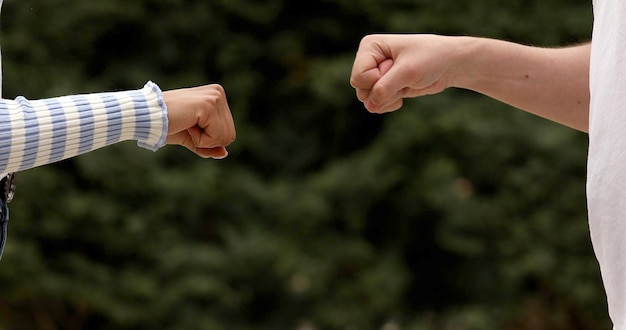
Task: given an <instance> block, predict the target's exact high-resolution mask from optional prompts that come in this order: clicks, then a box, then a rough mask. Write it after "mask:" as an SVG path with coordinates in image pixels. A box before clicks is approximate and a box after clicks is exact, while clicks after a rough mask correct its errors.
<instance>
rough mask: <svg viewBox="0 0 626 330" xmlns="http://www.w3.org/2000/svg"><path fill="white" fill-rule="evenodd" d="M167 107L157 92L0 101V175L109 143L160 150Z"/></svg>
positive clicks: (152, 86)
mask: <svg viewBox="0 0 626 330" xmlns="http://www.w3.org/2000/svg"><path fill="white" fill-rule="evenodd" d="M166 136H167V108H166V106H165V103H164V102H163V98H162V93H161V90H160V89H159V87H158V86H157V85H156V84H154V83H153V82H148V83H146V85H145V86H144V88H142V89H139V90H134V91H124V92H110V93H94V94H81V95H72V96H62V97H56V98H49V99H42V100H27V99H26V98H24V97H21V96H20V97H17V98H16V99H15V100H4V99H2V100H0V173H7V172H17V171H23V170H26V169H29V168H32V167H36V166H40V165H45V164H49V163H53V162H56V161H60V160H63V159H67V158H70V157H74V156H77V155H80V154H84V153H86V152H89V151H92V150H95V149H99V148H102V147H105V146H109V145H111V144H114V143H117V142H120V141H126V140H136V141H138V145H139V146H141V147H144V148H147V149H150V150H153V151H156V150H157V149H159V148H160V147H162V146H163V145H165V138H166Z"/></svg>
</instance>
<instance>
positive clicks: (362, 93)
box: [356, 88, 372, 103]
mask: <svg viewBox="0 0 626 330" xmlns="http://www.w3.org/2000/svg"><path fill="white" fill-rule="evenodd" d="M371 92H372V90H371V89H361V88H357V90H356V98H357V99H358V100H359V101H361V102H363V103H365V102H367V100H368V99H369V98H370V93H371Z"/></svg>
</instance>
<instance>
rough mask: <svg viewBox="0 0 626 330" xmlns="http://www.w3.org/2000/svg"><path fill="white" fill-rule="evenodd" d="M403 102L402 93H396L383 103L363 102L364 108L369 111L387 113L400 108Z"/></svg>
mask: <svg viewBox="0 0 626 330" xmlns="http://www.w3.org/2000/svg"><path fill="white" fill-rule="evenodd" d="M402 104H403V97H402V93H397V94H396V95H395V96H394V97H392V98H391V99H389V100H388V101H387V102H385V103H383V104H377V103H373V102H371V101H366V102H364V105H365V108H366V109H367V110H368V111H369V112H371V113H387V112H392V111H395V110H398V109H400V107H401V106H402Z"/></svg>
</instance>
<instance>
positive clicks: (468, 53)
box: [350, 34, 590, 132]
mask: <svg viewBox="0 0 626 330" xmlns="http://www.w3.org/2000/svg"><path fill="white" fill-rule="evenodd" d="M589 54H590V45H589V44H583V45H578V46H573V47H563V48H541V47H532V46H526V45H521V44H517V43H512V42H506V41H501V40H495V39H487V38H475V37H452V36H439V35H421V34H413V35H370V36H367V37H365V38H363V39H362V41H361V44H360V46H359V49H358V51H357V55H356V58H355V61H354V65H353V70H352V75H351V78H350V82H351V85H352V86H353V87H354V88H355V89H356V92H357V97H358V98H359V100H361V101H362V102H363V103H364V104H365V107H366V108H367V109H368V110H369V111H371V112H376V113H384V112H389V111H394V110H397V109H399V108H400V107H401V106H402V103H403V102H402V100H403V98H407V97H417V96H422V95H427V94H435V93H439V92H441V91H443V90H445V89H446V88H449V87H458V88H465V89H470V90H473V91H476V92H479V93H482V94H485V95H487V96H490V97H492V98H494V99H497V100H500V101H502V102H505V103H507V104H510V105H512V106H514V107H517V108H519V109H522V110H525V111H528V112H530V113H533V114H536V115H538V116H541V117H544V118H547V119H550V120H553V121H555V122H558V123H561V124H563V125H566V126H569V127H572V128H575V129H578V130H581V131H585V132H586V131H587V130H588V126H589V120H588V115H589Z"/></svg>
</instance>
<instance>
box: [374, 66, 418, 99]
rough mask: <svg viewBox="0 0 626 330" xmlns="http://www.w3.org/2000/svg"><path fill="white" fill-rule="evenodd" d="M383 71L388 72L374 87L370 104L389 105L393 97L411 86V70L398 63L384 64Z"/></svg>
mask: <svg viewBox="0 0 626 330" xmlns="http://www.w3.org/2000/svg"><path fill="white" fill-rule="evenodd" d="M381 69H386V70H387V71H386V72H385V74H383V75H382V76H381V77H380V79H379V80H378V81H377V82H376V84H375V85H374V86H373V87H372V92H371V93H370V102H372V103H374V104H388V103H389V102H390V100H391V99H392V98H393V97H395V96H396V95H397V94H398V93H399V92H400V91H402V90H403V89H404V88H405V87H407V86H409V82H410V79H411V75H410V73H409V70H407V69H406V68H405V67H402V65H400V64H399V63H397V62H395V63H394V62H391V63H388V62H387V63H384V65H383V67H381Z"/></svg>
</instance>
